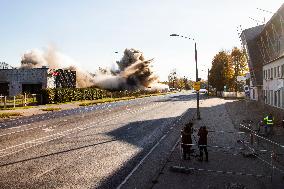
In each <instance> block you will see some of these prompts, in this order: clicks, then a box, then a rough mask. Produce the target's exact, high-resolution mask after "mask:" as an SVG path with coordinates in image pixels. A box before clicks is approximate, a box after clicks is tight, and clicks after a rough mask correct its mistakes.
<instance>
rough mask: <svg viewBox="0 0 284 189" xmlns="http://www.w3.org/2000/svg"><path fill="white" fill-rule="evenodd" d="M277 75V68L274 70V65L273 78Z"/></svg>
mask: <svg viewBox="0 0 284 189" xmlns="http://www.w3.org/2000/svg"><path fill="white" fill-rule="evenodd" d="M276 77H277V70H276V67H274V78H276Z"/></svg>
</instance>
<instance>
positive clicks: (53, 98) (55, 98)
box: [37, 88, 156, 104]
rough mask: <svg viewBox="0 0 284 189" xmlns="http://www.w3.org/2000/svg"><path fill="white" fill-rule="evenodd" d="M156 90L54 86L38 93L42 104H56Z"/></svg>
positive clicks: (132, 94)
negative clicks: (111, 89)
mask: <svg viewBox="0 0 284 189" xmlns="http://www.w3.org/2000/svg"><path fill="white" fill-rule="evenodd" d="M153 93H156V92H155V91H146V90H136V91H126V90H125V91H107V90H102V89H98V88H54V89H42V90H41V94H40V95H38V98H40V99H37V100H38V102H41V103H42V104H55V103H64V102H71V101H80V100H96V99H102V98H121V97H138V96H141V95H149V94H153Z"/></svg>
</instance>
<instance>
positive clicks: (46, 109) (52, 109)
mask: <svg viewBox="0 0 284 189" xmlns="http://www.w3.org/2000/svg"><path fill="white" fill-rule="evenodd" d="M40 110H41V111H46V112H53V111H59V110H61V108H52V107H50V108H43V109H40Z"/></svg>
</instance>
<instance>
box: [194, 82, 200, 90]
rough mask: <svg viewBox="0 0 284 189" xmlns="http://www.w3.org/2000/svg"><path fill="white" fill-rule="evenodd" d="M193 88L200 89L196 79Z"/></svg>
mask: <svg viewBox="0 0 284 189" xmlns="http://www.w3.org/2000/svg"><path fill="white" fill-rule="evenodd" d="M193 88H194V90H196V91H199V90H200V82H199V81H198V82H195V83H194V84H193Z"/></svg>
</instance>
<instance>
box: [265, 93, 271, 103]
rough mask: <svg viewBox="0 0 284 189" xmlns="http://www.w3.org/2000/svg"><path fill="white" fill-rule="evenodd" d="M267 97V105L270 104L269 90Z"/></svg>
mask: <svg viewBox="0 0 284 189" xmlns="http://www.w3.org/2000/svg"><path fill="white" fill-rule="evenodd" d="M266 92H267V95H266V100H267V104H270V92H269V91H268V90H267V91H266Z"/></svg>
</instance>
